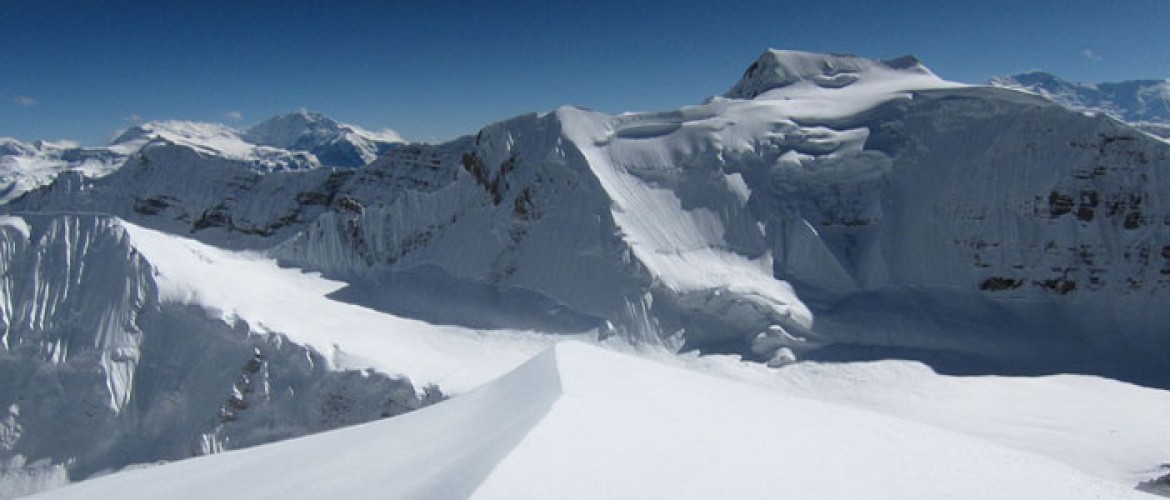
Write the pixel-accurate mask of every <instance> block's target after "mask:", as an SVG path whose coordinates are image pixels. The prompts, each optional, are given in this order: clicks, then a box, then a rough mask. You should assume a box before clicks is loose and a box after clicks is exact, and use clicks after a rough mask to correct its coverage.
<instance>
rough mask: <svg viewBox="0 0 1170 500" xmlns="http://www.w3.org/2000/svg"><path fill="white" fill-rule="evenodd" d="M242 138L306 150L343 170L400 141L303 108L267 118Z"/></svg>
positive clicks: (262, 143) (384, 133) (273, 145)
mask: <svg viewBox="0 0 1170 500" xmlns="http://www.w3.org/2000/svg"><path fill="white" fill-rule="evenodd" d="M242 137H243V139H244V140H246V141H248V142H251V143H253V144H261V145H265V146H272V147H277V148H283V149H293V150H299V151H309V152H311V153H313V154H315V155H317V157H318V158H320V160H321V162H322V163H325V164H327V165H336V166H346V167H357V166H361V165H365V164H367V163H369V162H371V161H373V160H374V158H376V157H377V156H378V155H380V154H382V153H384V152H385V151H386V150H387V149H388V148H389V146H390V145H391V144H394V143H398V142H402V139H401V138H400V137H398V134H396V133H394V132H392V131H387V132H382V133H378V132H370V131H367V130H365V129H362V128H361V127H357V126H353V125H347V124H344V123H340V122H338V121H336V120H333V119H332V118H329V117H327V116H325V115H323V114H321V113H317V112H314V111H308V110H303V109H302V110H300V111H295V112H292V113H287V114H283V115H278V116H275V117H272V118H269V119H268V120H265V121H263V122H261V123H259V124H257V125H255V126H253V127H252V128H249V129H248V130H247V131H245V132H244V133H243V135H242Z"/></svg>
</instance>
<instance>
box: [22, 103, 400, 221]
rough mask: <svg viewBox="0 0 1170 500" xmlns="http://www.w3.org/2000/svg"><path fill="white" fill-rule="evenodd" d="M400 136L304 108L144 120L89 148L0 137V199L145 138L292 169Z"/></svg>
mask: <svg viewBox="0 0 1170 500" xmlns="http://www.w3.org/2000/svg"><path fill="white" fill-rule="evenodd" d="M402 142H403V141H402V139H401V138H400V137H398V135H397V134H395V133H393V132H371V131H368V130H365V129H363V128H361V127H357V126H355V125H347V124H344V123H339V122H337V121H334V120H333V119H330V118H328V117H326V116H324V115H321V114H320V113H314V112H309V111H299V112H295V113H289V114H285V115H280V116H276V117H273V118H271V119H269V120H266V121H264V122H261V123H259V124H257V125H255V126H253V127H251V128H248V129H246V130H242V131H241V130H236V129H233V128H231V127H228V126H226V125H221V124H216V123H198V122H188V121H179V120H170V121H158V122H148V123H143V124H140V125H135V126H132V127H130V128H128V129H126V130H123V131H121V132H120V133H119V134H118V135H117V136H116V137H115V138H114V140H113V141H112V142H111V143H110V145H109V146H106V147H97V148H82V147H79V146H76V145H73V144H58V143H51V142H45V141H37V142H35V143H33V144H25V143H22V142H20V141H17V140H15V139H10V138H0V202H3V201H7V200H11V199H13V198H16V197H17V196H19V195H20V194H22V193H24V192H26V191H28V190H30V189H33V188H36V187H38V186H41V185H44V184H47V183H49V182H50V181H52V180H53V179H54V178H55V177H56V176H57V174H59V173H60V172H63V171H66V170H78V171H81V172H84V173H85V174H86V175H87V176H89V177H94V178H96V177H101V176H103V175H105V174H108V173H110V172H112V171H113V170H116V169H117V168H118V167H120V166H121V165H122V164H123V163H124V162H125V161H126V159H127V158H128V157H129V156H130V155H131V154H133V153H135V152H138V151H140V150H141V149H142V148H143V147H145V146H146V145H148V144H156V143H171V144H181V145H186V146H190V147H192V148H195V149H196V150H198V151H200V152H201V153H203V154H209V155H214V156H219V157H222V158H225V159H231V160H235V161H241V162H245V163H249V164H252V165H253V166H254V167H256V168H259V169H262V170H300V169H305V168H317V167H321V166H330V167H360V166H362V165H365V164H367V163H370V162H372V161H374V159H375V158H377V157H378V156H379V155H381V154H383V153H385V152H386V151H388V150H389V148H391V147H393V146H394V145H396V144H401V143H402Z"/></svg>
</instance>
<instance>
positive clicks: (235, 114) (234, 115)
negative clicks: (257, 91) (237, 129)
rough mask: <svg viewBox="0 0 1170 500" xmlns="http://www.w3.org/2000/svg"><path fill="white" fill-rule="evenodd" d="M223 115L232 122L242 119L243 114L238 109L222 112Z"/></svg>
mask: <svg viewBox="0 0 1170 500" xmlns="http://www.w3.org/2000/svg"><path fill="white" fill-rule="evenodd" d="M223 117H224V118H227V119H228V120H231V121H233V122H238V121H240V120H243V119H244V114H243V113H241V112H239V111H228V112H227V113H224V114H223Z"/></svg>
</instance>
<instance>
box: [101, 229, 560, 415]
mask: <svg viewBox="0 0 1170 500" xmlns="http://www.w3.org/2000/svg"><path fill="white" fill-rule="evenodd" d="M124 225H125V228H126V231H127V232H128V233H129V234H130V236H131V238H132V239H133V241H134V246H135V248H137V249H138V251H140V252H142V254H143V256H144V257H145V258H146V259H147V261H149V262H151V263H152V264H153V265H154V267H155V269H156V271H157V273H158V275H157V276H156V278H155V279H156V280H157V282H158V284H159V294H160V296H161V299H162V300H163V301H164V302H171V303H180V304H191V305H198V306H203V307H206V308H208V309H210V310H211V311H212V312H213V313H214V314H216V315H218V316H220V317H221V318H223V319H225V320H228V321H236V320H242V321H246V322H247V323H248V324H249V326H251V327H252V328H253V329H255V330H257V331H260V332H264V331H271V332H277V333H282V334H285V335H288V337H289V338H290V339H291V340H293V341H294V342H298V343H302V344H306V345H309V346H312V347H314V348H316V349H317V350H318V351H319V352H321V353H323V354H325V355H326V356H327V357H329V358H330V359H331V360H332V361H333V362H334V363H335V365H336V367H337V368H376V369H379V370H380V371H383V372H386V373H388V374H403V375H407V376H409V377H411V379H412V380H414V381H416V382H419V383H435V384H439V385H440V387H441V388H442V389H443V390H444V391H452V392H456V393H458V392H463V391H466V390H468V389H470V388H471V387H474V386H476V385H478V384H480V383H482V382H484V381H486V380H488V379H491V378H493V377H495V376H498V375H500V374H502V373H504V372H505V371H507V370H509V369H511V368H512V367H514V366H516V365H517V364H519V363H520V362H521V361H522V360H524V359H526V358H527V357H528V356H531V355H532V354H534V353H535V352H537V351H539V350H540V349H541V348H542V347H544V346H546V345H548V344H549V343H550V342H553V341H554V340H553V339H554V338H553V337H548V336H542V335H539V334H536V333H533V332H514V331H498V330H497V331H491V332H479V331H474V330H468V329H462V328H455V327H444V326H435V325H431V324H428V323H424V322H421V321H415V320H410V319H403V318H399V317H396V316H392V315H389V314H384V313H379V312H377V311H374V310H371V309H366V308H363V307H359V306H355V305H350V304H346V303H342V302H337V301H334V300H331V299H329V298H328V297H327V295H328V294H329V293H332V292H334V291H337V290H339V289H340V288H342V287H343V286H345V283H344V282H341V281H334V280H329V279H325V278H322V277H321V276H320V275H319V274H315V273H305V272H302V271H300V270H298V269H290V268H281V267H279V266H277V265H276V262H275V261H274V260H272V259H268V258H264V257H263V256H261V255H259V254H255V253H246V252H244V253H241V252H230V251H226V250H221V249H218V248H215V247H212V246H209V245H204V244H202V243H199V242H197V241H194V240H189V239H186V238H180V237H176V236H172V235H169V234H166V233H161V232H157V231H153V230H149V229H144V228H141V227H138V226H135V225H133V224H129V223H124Z"/></svg>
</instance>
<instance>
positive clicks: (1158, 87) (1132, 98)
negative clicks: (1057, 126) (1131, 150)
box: [991, 71, 1170, 137]
mask: <svg viewBox="0 0 1170 500" xmlns="http://www.w3.org/2000/svg"><path fill="white" fill-rule="evenodd" d="M991 84H992V85H996V86H1000V87H1008V88H1016V89H1023V90H1027V91H1030V92H1035V93H1037V94H1040V95H1042V96H1044V97H1047V98H1049V99H1052V100H1053V101H1056V102H1058V103H1060V104H1063V105H1065V106H1068V107H1070V108H1072V109H1076V110H1080V111H1090V112H1096V113H1105V114H1108V115H1109V116H1112V117H1114V118H1117V119H1118V120H1124V121H1127V122H1129V123H1131V124H1133V125H1134V126H1135V127H1137V128H1140V129H1142V130H1145V131H1146V132H1149V133H1151V134H1154V135H1158V136H1161V137H1170V80H1130V81H1124V82H1116V83H1096V84H1094V83H1076V82H1070V81H1068V80H1063V79H1061V78H1060V77H1058V76H1055V75H1053V74H1050V73H1045V72H1043V71H1033V72H1030V73H1021V74H1018V75H1011V76H1002V77H997V78H993V79H992V80H991Z"/></svg>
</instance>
